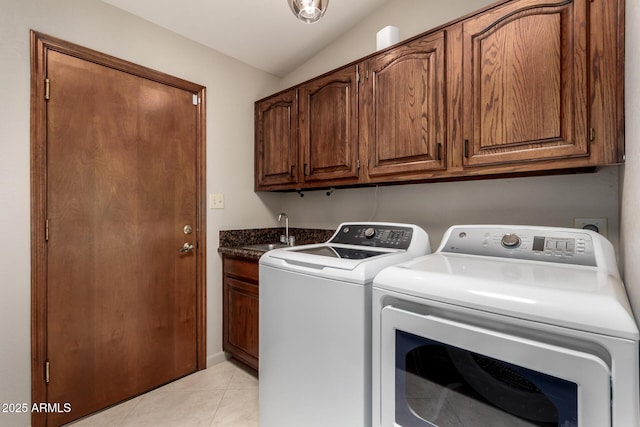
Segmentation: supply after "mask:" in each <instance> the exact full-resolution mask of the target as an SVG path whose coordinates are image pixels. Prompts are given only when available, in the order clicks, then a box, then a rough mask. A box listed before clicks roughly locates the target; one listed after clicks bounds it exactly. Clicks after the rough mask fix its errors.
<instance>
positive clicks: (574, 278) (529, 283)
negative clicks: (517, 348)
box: [373, 253, 639, 340]
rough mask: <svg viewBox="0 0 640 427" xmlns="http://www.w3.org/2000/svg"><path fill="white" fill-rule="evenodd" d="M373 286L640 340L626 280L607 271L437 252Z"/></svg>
mask: <svg viewBox="0 0 640 427" xmlns="http://www.w3.org/2000/svg"><path fill="white" fill-rule="evenodd" d="M373 286H374V287H377V288H382V289H388V290H393V291H395V292H399V293H404V294H408V295H413V296H416V297H419V298H425V299H429V300H435V301H440V302H444V303H449V304H454V305H458V306H463V307H469V308H472V309H477V310H482V311H486V312H490V313H498V314H501V315H505V316H511V317H516V318H520V319H525V320H531V321H536V322H542V323H547V324H552V325H557V326H562V327H567V328H572V329H578V330H583V331H588V332H594V333H601V334H605V335H610V336H616V337H621V338H628V339H633V340H638V336H639V334H638V328H637V326H636V323H635V321H634V319H633V315H632V314H631V308H630V306H629V302H628V300H627V296H626V293H625V290H624V286H623V284H622V282H621V281H620V279H619V277H618V276H617V275H614V274H608V273H607V270H606V269H601V268H600V269H599V268H595V267H585V266H575V265H564V264H553V263H543V262H536V261H523V260H512V259H497V258H491V257H483V256H474V255H461V254H446V253H434V254H432V255H426V256H422V257H419V258H416V259H415V260H413V261H409V262H407V263H404V264H401V265H398V266H393V267H389V268H387V269H385V270H383V271H382V272H381V273H380V274H378V275H377V276H376V278H375V280H374V283H373Z"/></svg>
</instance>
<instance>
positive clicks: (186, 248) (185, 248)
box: [180, 242, 193, 254]
mask: <svg viewBox="0 0 640 427" xmlns="http://www.w3.org/2000/svg"><path fill="white" fill-rule="evenodd" d="M188 252H193V244H191V243H189V242H187V243H185V244H184V246H183V247H181V248H180V253H181V254H186V253H188Z"/></svg>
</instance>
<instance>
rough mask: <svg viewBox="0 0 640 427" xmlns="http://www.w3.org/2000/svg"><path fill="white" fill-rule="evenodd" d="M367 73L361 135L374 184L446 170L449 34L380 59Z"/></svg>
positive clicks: (372, 62) (431, 37) (370, 64)
mask: <svg viewBox="0 0 640 427" xmlns="http://www.w3.org/2000/svg"><path fill="white" fill-rule="evenodd" d="M362 74H364V76H365V77H366V80H365V81H366V86H365V87H361V91H360V97H361V105H362V108H363V112H364V113H363V114H362V117H361V125H362V131H361V133H362V134H363V136H364V138H363V139H365V140H366V142H367V146H368V151H367V152H366V157H368V175H369V177H370V178H371V181H378V180H384V179H385V177H384V176H385V175H387V176H388V175H396V176H397V175H405V174H415V173H419V172H424V171H432V170H441V169H445V168H446V163H445V156H446V144H447V142H448V141H447V129H446V123H447V121H446V120H447V110H446V108H445V107H446V104H445V94H446V79H445V32H444V31H439V32H437V33H435V34H432V35H429V36H426V37H423V38H420V39H418V40H415V41H414V42H411V43H408V44H405V45H401V46H399V47H397V48H395V49H392V50H388V51H385V52H383V53H381V54H380V55H377V56H374V57H373V58H371V59H370V60H369V61H367V62H366V63H365V65H364V66H363V70H362V72H361V75H362ZM363 157H365V156H363Z"/></svg>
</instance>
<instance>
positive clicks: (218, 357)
mask: <svg viewBox="0 0 640 427" xmlns="http://www.w3.org/2000/svg"><path fill="white" fill-rule="evenodd" d="M230 358H231V357H229V356H227V353H225V352H224V351H220V352H218V353H215V354H212V355H209V356H207V368H210V367H212V366H214V365H217V364H218V363H222V362H225V361H227V360H229V359H230Z"/></svg>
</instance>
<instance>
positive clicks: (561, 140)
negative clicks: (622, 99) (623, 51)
mask: <svg viewBox="0 0 640 427" xmlns="http://www.w3.org/2000/svg"><path fill="white" fill-rule="evenodd" d="M589 3H590V1H588V0H574V1H566V0H562V1H560V0H556V1H549V0H521V1H516V2H511V3H507V4H505V5H502V6H501V7H498V8H495V9H493V10H490V11H488V12H486V13H483V14H480V15H477V16H476V17H473V18H471V19H469V20H467V21H466V22H464V23H463V25H462V31H463V51H462V58H463V62H462V69H463V73H462V81H463V86H462V92H463V94H462V100H463V101H462V102H463V105H464V110H463V118H462V123H463V138H464V148H463V151H464V160H463V162H464V165H465V166H480V165H491V164H494V165H495V164H506V163H517V162H532V161H539V160H543V159H560V158H563V159H566V158H571V157H576V156H588V155H589V138H588V127H589V124H588V97H589V79H588V69H587V66H588V61H587V58H588V52H587V48H588V29H589V23H588V21H587V16H588V12H589V11H588V7H589Z"/></svg>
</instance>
